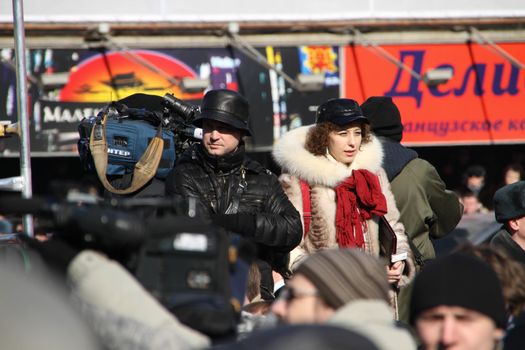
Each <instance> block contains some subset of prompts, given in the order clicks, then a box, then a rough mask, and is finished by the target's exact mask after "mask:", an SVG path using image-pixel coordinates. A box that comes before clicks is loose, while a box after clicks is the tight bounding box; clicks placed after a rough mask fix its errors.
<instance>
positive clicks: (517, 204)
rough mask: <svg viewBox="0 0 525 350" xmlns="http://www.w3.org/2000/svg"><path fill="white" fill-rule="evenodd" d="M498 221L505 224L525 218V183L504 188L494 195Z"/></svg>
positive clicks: (521, 182)
mask: <svg viewBox="0 0 525 350" xmlns="http://www.w3.org/2000/svg"><path fill="white" fill-rule="evenodd" d="M494 214H495V215H496V221H497V222H501V223H505V222H507V221H509V220H512V219H517V218H521V217H522V216H525V181H518V182H515V183H513V184H510V185H507V186H504V187H502V188H500V189H499V190H497V191H496V193H495V194H494Z"/></svg>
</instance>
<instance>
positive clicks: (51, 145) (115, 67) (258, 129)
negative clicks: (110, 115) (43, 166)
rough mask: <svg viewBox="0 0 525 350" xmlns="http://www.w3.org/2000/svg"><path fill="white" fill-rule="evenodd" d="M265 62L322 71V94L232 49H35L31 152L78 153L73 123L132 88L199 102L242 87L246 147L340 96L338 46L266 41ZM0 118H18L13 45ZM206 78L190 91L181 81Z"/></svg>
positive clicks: (6, 52)
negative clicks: (210, 92) (246, 105)
mask: <svg viewBox="0 0 525 350" xmlns="http://www.w3.org/2000/svg"><path fill="white" fill-rule="evenodd" d="M257 50H258V51H259V53H260V54H261V55H262V56H264V57H265V58H266V59H267V60H268V61H269V62H272V64H275V65H276V66H279V67H280V68H281V69H282V70H283V71H286V72H287V73H288V74H290V75H292V76H295V75H297V74H299V73H303V74H318V73H324V74H325V75H326V83H325V86H324V88H323V89H322V90H321V91H316V92H311V93H310V92H308V93H304V92H299V91H296V90H294V89H292V88H291V87H290V86H288V84H287V83H286V82H285V81H284V80H283V78H282V76H278V75H277V74H276V73H275V72H274V71H271V70H268V69H267V68H265V67H263V66H262V65H260V64H259V63H257V62H255V61H253V60H252V59H249V58H247V57H246V56H245V55H243V54H242V53H241V52H238V51H236V50H235V49H233V48H229V47H228V48H223V47H218V48H176V49H163V48H156V49H149V50H141V49H134V50H131V49H130V50H119V51H109V50H105V49H104V48H91V49H88V48H83V49H32V50H29V51H28V54H27V58H28V59H27V66H28V72H27V73H28V76H29V80H30V81H29V106H28V111H29V118H30V136H31V153H32V155H33V156H35V155H36V156H40V155H42V156H46V155H58V154H61V155H76V154H77V150H76V142H77V140H78V131H77V128H78V124H79V122H80V121H81V120H82V118H84V117H88V116H92V115H96V114H97V113H98V111H99V110H100V109H101V108H102V107H103V106H105V105H106V104H108V103H109V102H111V101H115V100H118V99H122V98H124V97H126V96H129V95H131V94H133V93H146V94H153V95H159V96H163V95H164V94H165V93H172V94H174V95H175V96H176V97H178V98H180V99H183V100H186V101H188V102H190V103H194V104H199V103H200V100H201V99H202V97H203V95H204V92H205V91H206V90H207V89H230V90H235V91H239V92H240V93H241V94H242V95H244V96H245V97H246V98H247V99H248V101H249V102H250V110H251V113H250V114H251V116H250V128H251V129H252V135H253V136H252V137H251V138H250V139H249V140H248V142H249V144H248V147H249V148H251V149H252V150H256V151H257V150H269V149H271V147H272V145H273V142H274V140H276V139H278V138H279V137H280V135H282V134H283V133H285V132H287V131H288V130H289V129H291V128H293V127H297V126H300V125H304V124H309V123H312V122H313V121H314V118H315V109H316V107H317V105H318V104H320V103H321V102H323V101H324V100H326V99H328V98H332V97H337V96H338V95H339V90H340V84H339V78H338V77H339V70H338V67H339V55H338V54H337V51H338V47H330V46H328V47H319V46H312V47H309V46H298V47H297V46H291V47H274V46H265V47H259V48H257ZM0 54H1V55H2V58H3V60H2V62H0V81H2V84H1V85H0V120H2V121H5V122H16V121H17V119H18V116H17V107H16V75H15V71H14V69H13V66H14V65H13V64H9V62H11V63H12V62H13V61H14V59H15V57H14V52H13V50H12V49H7V48H6V49H2V50H0ZM186 78H190V79H196V80H197V79H201V80H204V81H208V82H209V85H208V86H207V87H206V90H204V89H201V90H199V91H189V90H187V89H185V88H184V83H183V82H184V79H186ZM18 150H19V140H18V139H16V138H7V139H0V155H3V156H10V155H13V156H16V155H17V152H18Z"/></svg>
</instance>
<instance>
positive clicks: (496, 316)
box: [410, 253, 506, 329]
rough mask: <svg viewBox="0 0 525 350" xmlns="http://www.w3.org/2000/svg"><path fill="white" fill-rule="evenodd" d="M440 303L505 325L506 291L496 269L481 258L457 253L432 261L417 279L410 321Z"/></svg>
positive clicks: (502, 326) (413, 292)
mask: <svg viewBox="0 0 525 350" xmlns="http://www.w3.org/2000/svg"><path fill="white" fill-rule="evenodd" d="M437 306H459V307H463V308H465V309H469V310H474V311H477V312H479V313H481V314H484V315H486V316H488V317H489V318H491V319H492V320H493V321H494V322H495V324H496V326H497V328H500V329H505V326H506V311H505V302H504V299H503V292H502V289H501V285H500V282H499V280H498V277H497V275H496V273H495V272H494V270H493V269H492V268H491V267H490V266H489V265H488V264H487V263H485V262H484V261H482V260H481V259H479V258H477V257H474V256H471V255H468V254H465V253H453V254H451V255H448V256H444V257H440V258H437V259H435V260H434V261H432V262H430V263H429V264H428V265H426V266H425V268H424V269H423V270H422V271H421V272H420V274H419V275H418V276H417V277H416V279H415V281H414V288H413V291H412V300H411V304H410V321H411V323H412V324H414V322H415V320H416V318H417V317H418V315H420V314H421V313H422V312H423V311H425V310H428V309H432V308H434V307H437Z"/></svg>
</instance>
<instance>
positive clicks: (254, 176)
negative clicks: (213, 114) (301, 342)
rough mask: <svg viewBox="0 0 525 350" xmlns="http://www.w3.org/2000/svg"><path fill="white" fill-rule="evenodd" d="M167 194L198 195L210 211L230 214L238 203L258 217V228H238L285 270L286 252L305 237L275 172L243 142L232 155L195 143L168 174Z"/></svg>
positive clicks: (276, 266) (263, 256)
mask: <svg viewBox="0 0 525 350" xmlns="http://www.w3.org/2000/svg"><path fill="white" fill-rule="evenodd" d="M243 174H244V178H243ZM241 184H242V185H243V186H244V189H243V190H242V194H241V195H240V197H239V195H238V194H237V193H238V191H239V186H240V185H241ZM166 194H167V195H168V196H170V195H174V194H180V195H183V196H194V197H198V198H200V200H201V201H202V202H203V203H204V205H205V206H206V207H207V210H208V213H209V214H214V213H216V214H225V213H230V210H232V208H231V206H232V203H235V202H237V203H238V210H237V211H236V212H238V213H244V214H253V215H254V217H255V232H238V233H239V234H240V235H241V236H244V237H250V239H251V240H252V241H253V242H255V243H256V244H257V252H258V257H259V258H260V259H262V260H265V261H267V262H268V263H269V264H270V265H271V266H272V268H273V269H274V270H276V271H278V272H280V273H282V274H286V271H287V270H288V269H287V267H288V266H287V264H288V253H289V252H290V251H291V250H292V249H293V248H295V247H296V246H297V245H298V244H299V243H300V242H301V235H302V226H301V225H302V224H301V218H300V215H299V213H298V212H297V210H296V209H295V208H294V206H293V205H292V203H290V201H289V200H288V197H287V196H286V194H285V193H284V192H283V190H282V188H281V185H280V184H279V181H278V179H277V177H276V176H275V175H274V174H272V173H271V172H270V171H269V170H267V169H265V168H264V167H263V166H261V165H260V164H259V163H257V162H256V161H253V160H251V159H250V158H248V157H247V156H246V154H245V151H244V146H243V145H241V146H240V147H239V148H238V149H237V151H235V152H234V153H233V154H229V155H227V156H223V157H213V156H210V155H209V154H208V153H207V152H206V151H205V150H204V148H203V147H202V146H201V145H200V144H194V145H193V146H192V147H190V148H189V149H187V150H186V152H185V153H184V154H183V156H182V157H181V158H180V159H179V161H178V162H177V165H176V167H175V168H174V169H173V170H172V171H171V172H170V174H169V175H168V178H167V180H166ZM236 198H238V199H237V200H236ZM233 205H234V206H235V204H233ZM234 212H235V210H234Z"/></svg>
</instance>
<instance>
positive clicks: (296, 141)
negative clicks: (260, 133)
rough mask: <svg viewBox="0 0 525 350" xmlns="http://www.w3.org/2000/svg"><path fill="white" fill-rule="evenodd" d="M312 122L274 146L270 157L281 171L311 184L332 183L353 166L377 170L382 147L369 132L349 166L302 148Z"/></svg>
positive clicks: (347, 175)
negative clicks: (367, 137)
mask: <svg viewBox="0 0 525 350" xmlns="http://www.w3.org/2000/svg"><path fill="white" fill-rule="evenodd" d="M313 126H314V125H307V126H302V127H299V128H297V129H293V130H291V131H289V132H288V133H287V134H285V135H284V136H283V137H282V138H281V139H280V140H279V141H278V142H277V143H276V144H275V145H274V148H273V152H272V153H273V158H274V159H275V161H276V162H277V164H278V165H279V166H280V167H281V168H282V170H283V172H287V173H289V174H291V175H295V176H297V177H298V178H300V179H303V180H305V181H307V182H308V183H310V184H319V185H323V186H327V187H331V188H333V187H335V186H337V184H339V183H340V182H341V181H343V180H344V179H346V178H347V177H349V176H350V175H352V170H354V169H366V170H369V171H371V172H372V173H377V172H378V171H379V170H380V168H381V165H382V163H383V148H382V147H381V143H380V142H379V140H378V139H377V138H376V137H375V136H374V135H372V136H371V141H370V142H368V143H366V144H363V145H362V146H361V148H360V150H359V152H358V153H357V155H356V157H355V159H354V161H353V162H352V164H351V165H350V166H346V165H344V164H342V163H339V162H333V161H331V160H329V159H328V158H326V157H325V156H315V155H313V154H312V153H310V152H308V151H307V150H306V148H304V145H305V142H306V136H307V134H308V131H309V130H310V128H312V127H313Z"/></svg>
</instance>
